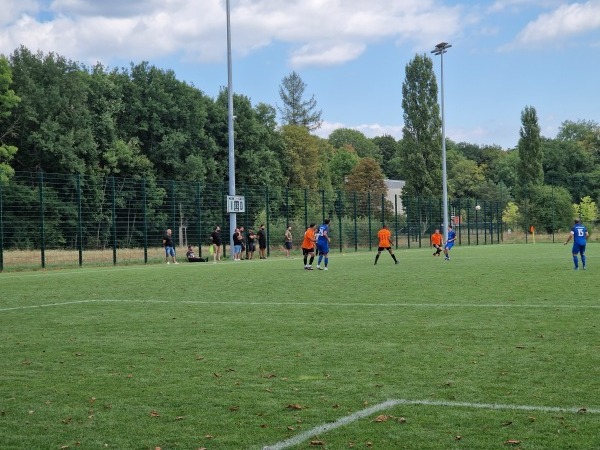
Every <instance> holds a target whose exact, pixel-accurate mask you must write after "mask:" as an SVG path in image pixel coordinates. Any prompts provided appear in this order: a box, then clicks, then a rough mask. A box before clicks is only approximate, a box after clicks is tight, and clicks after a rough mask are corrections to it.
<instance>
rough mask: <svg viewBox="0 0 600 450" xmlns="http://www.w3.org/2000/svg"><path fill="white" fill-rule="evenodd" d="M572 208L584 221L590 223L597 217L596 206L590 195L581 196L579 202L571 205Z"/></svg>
mask: <svg viewBox="0 0 600 450" xmlns="http://www.w3.org/2000/svg"><path fill="white" fill-rule="evenodd" d="M573 209H574V211H575V215H576V216H577V217H580V218H581V220H582V221H583V222H584V223H588V224H592V223H594V222H595V221H596V220H597V219H598V206H597V205H596V202H594V201H593V200H592V199H591V198H590V197H583V198H582V199H581V202H580V203H579V204H575V205H573Z"/></svg>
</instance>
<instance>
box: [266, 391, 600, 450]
mask: <svg viewBox="0 0 600 450" xmlns="http://www.w3.org/2000/svg"><path fill="white" fill-rule="evenodd" d="M398 405H410V406H414V405H420V406H444V407H450V408H472V409H491V410H504V409H507V410H517V411H539V412H556V413H572V414H577V413H586V414H600V409H596V408H576V407H575V408H573V407H571V408H559V407H555V406H533V405H503V404H499V403H469V402H445V401H434V400H406V399H393V400H388V401H385V402H383V403H379V404H377V405H375V406H371V407H370V408H366V409H363V410H360V411H356V412H355V413H352V414H350V415H349V416H345V417H341V418H339V419H338V420H336V421H335V422H330V423H326V424H324V425H319V426H317V427H314V428H312V429H310V430H307V431H305V432H303V433H300V434H298V435H296V436H294V437H291V438H289V439H286V440H284V441H281V442H278V443H276V444H274V445H267V446H265V447H263V448H262V450H283V449H285V448H288V447H293V446H295V445H299V444H301V443H302V442H304V441H306V440H307V439H309V438H311V437H314V436H317V435H320V434H322V433H327V432H328V431H331V430H335V429H336V428H340V427H343V426H345V425H348V424H350V423H352V422H355V421H357V420H359V419H363V418H365V417H367V416H370V415H371V414H374V413H377V412H379V411H383V410H386V409H388V408H392V407H394V406H398Z"/></svg>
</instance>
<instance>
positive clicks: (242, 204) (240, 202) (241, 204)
mask: <svg viewBox="0 0 600 450" xmlns="http://www.w3.org/2000/svg"><path fill="white" fill-rule="evenodd" d="M227 212H228V213H243V212H246V200H245V198H244V196H243V195H228V196H227Z"/></svg>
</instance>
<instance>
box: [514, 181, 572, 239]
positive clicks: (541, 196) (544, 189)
mask: <svg viewBox="0 0 600 450" xmlns="http://www.w3.org/2000/svg"><path fill="white" fill-rule="evenodd" d="M519 210H520V211H521V216H520V217H521V225H522V227H523V229H524V230H528V229H529V227H530V226H532V225H533V226H534V227H535V229H536V230H544V231H545V232H547V233H552V232H554V231H556V230H559V229H561V228H566V227H568V226H569V224H570V223H571V221H572V219H573V217H572V214H573V213H572V211H573V208H572V206H571V195H570V194H569V191H567V190H566V189H565V188H555V187H553V186H546V185H542V186H534V187H532V188H531V190H530V191H529V198H528V199H525V200H522V201H521V203H520V207H519Z"/></svg>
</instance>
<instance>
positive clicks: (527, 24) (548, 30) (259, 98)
mask: <svg viewBox="0 0 600 450" xmlns="http://www.w3.org/2000/svg"><path fill="white" fill-rule="evenodd" d="M226 12H227V8H226V1H225V0H102V1H100V0H1V7H0V54H3V55H5V56H8V55H10V54H11V53H12V52H13V51H14V50H15V49H16V48H18V47H19V46H21V45H24V46H25V47H27V48H28V49H29V50H31V51H33V52H37V51H42V52H44V53H49V52H54V53H56V54H59V55H61V56H64V57H66V58H67V59H71V60H74V61H78V62H81V63H83V64H86V65H93V64H95V63H97V62H101V63H102V64H104V65H105V66H106V67H109V68H113V67H118V68H121V67H126V68H128V67H129V66H130V63H134V64H138V63H140V62H143V61H148V62H149V63H150V64H152V65H154V66H156V67H160V68H162V69H171V70H173V71H174V72H175V74H176V77H177V78H178V79H179V80H182V81H185V82H187V83H190V84H193V85H194V86H195V87H197V88H198V89H200V90H201V91H202V92H204V93H205V94H206V95H209V96H210V97H213V98H214V97H216V96H217V94H218V93H219V90H220V89H221V88H223V87H225V86H227V25H226V24H227V13H226ZM230 18H231V38H232V72H233V90H234V92H235V93H236V94H242V95H245V96H247V97H249V98H250V100H251V102H252V104H253V105H257V104H258V103H261V102H262V103H268V104H271V105H273V106H282V102H281V99H280V97H279V87H280V86H281V83H282V80H283V78H284V77H286V76H288V75H289V74H290V73H292V71H295V72H297V73H298V74H299V75H300V77H301V78H302V80H303V81H304V83H305V84H306V90H305V93H304V94H305V98H306V99H309V98H310V97H312V96H314V98H315V100H316V102H317V106H318V108H319V109H321V110H322V118H323V125H322V127H321V128H320V129H319V130H318V131H317V132H316V134H318V135H319V136H321V137H327V136H328V135H329V133H331V131H333V130H335V129H337V128H342V127H344V128H352V129H356V130H359V131H361V132H362V133H364V134H365V135H366V136H367V137H375V136H382V135H386V134H387V135H391V136H393V137H395V138H396V139H400V138H401V137H402V127H403V110H402V83H403V82H404V78H405V69H406V66H407V64H409V63H410V61H411V60H412V59H413V58H414V57H415V56H416V55H417V54H420V55H422V54H427V55H429V56H431V57H432V58H433V63H434V66H433V67H434V71H435V74H436V78H437V80H438V83H439V82H440V81H441V78H442V77H441V58H440V56H435V55H433V54H431V50H433V48H434V47H435V45H436V44H438V43H440V42H448V43H450V44H451V45H452V47H451V48H450V49H448V52H447V53H446V54H444V56H443V71H444V77H443V82H444V106H445V108H444V112H445V114H444V118H445V130H446V136H447V137H448V138H449V139H451V140H453V141H455V142H468V143H471V144H478V145H499V146H501V147H502V148H505V149H510V148H514V147H515V146H516V145H517V144H518V140H519V130H520V127H521V112H522V111H523V109H524V108H525V107H527V106H533V107H534V108H535V109H536V111H537V115H538V122H539V125H540V127H541V132H542V136H545V137H548V138H554V137H555V136H556V133H557V132H558V130H559V129H560V126H561V124H562V123H563V122H564V121H566V120H569V121H579V120H585V121H593V122H596V123H598V122H600V89H599V84H600V83H599V80H600V0H588V1H585V0H580V1H559V0H495V1H494V0H489V1H469V0H458V1H450V0H230Z"/></svg>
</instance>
